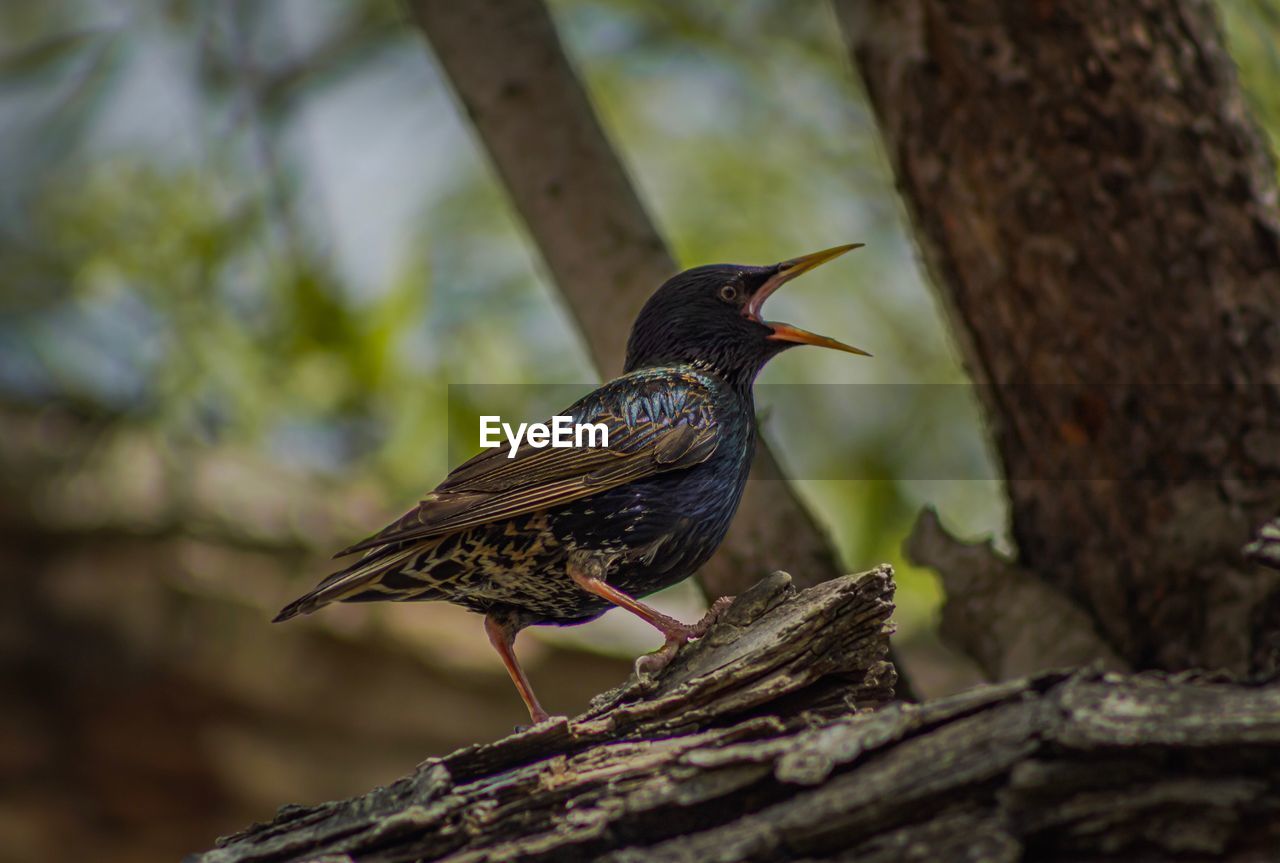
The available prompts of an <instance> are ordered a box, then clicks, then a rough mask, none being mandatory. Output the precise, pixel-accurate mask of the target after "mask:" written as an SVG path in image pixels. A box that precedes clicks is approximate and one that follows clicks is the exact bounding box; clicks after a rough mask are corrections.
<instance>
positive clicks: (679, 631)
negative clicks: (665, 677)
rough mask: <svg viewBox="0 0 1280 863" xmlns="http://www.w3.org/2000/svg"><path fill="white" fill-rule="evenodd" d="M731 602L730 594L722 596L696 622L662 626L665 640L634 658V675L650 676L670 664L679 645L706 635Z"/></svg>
mask: <svg viewBox="0 0 1280 863" xmlns="http://www.w3.org/2000/svg"><path fill="white" fill-rule="evenodd" d="M732 604H733V597H732V596H722V597H720V598H719V599H717V600H716V601H715V602H713V603H711V607H710V608H708V609H707V613H706V614H704V615H703V616H702V619H701V620H699V621H698V622H697V623H689V624H683V623H682V624H676V625H674V626H670V627H666V628H664V630H663V634H664V635H665V636H666V641H664V642H663V644H662V646H661V647H659V648H658V649H657V650H655V651H653V653H646V654H645V655H644V656H641V657H640V658H638V659H637V660H636V675H637V676H638V677H652V676H653V675H656V674H658V673H659V672H660V671H662V669H664V668H666V667H667V666H668V665H670V664H671V660H673V659H675V658H676V654H677V653H678V652H679V650H680V646H681V645H683V644H685V643H686V642H689V641H693V640H694V639H695V638H701V637H702V636H704V635H706V634H707V631H708V630H709V629H711V627H712V626H714V625H715V623H716V621H718V620H719V619H720V618H721V617H723V616H724V613H725V611H727V610H728V608H729V606H730V605H732Z"/></svg>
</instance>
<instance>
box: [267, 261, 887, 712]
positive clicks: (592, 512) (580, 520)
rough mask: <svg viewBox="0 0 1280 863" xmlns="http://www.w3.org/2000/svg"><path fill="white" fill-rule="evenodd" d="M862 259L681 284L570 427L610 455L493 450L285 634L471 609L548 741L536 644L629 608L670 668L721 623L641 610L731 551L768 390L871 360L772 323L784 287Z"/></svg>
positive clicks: (378, 538)
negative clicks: (377, 613)
mask: <svg viewBox="0 0 1280 863" xmlns="http://www.w3.org/2000/svg"><path fill="white" fill-rule="evenodd" d="M862 245H863V244H861V243H853V244H847V245H842V246H836V247H834V248H830V249H826V250H823V251H820V252H814V253H813V254H809V255H804V256H801V257H798V258H791V259H788V260H785V261H781V262H779V263H776V264H772V265H767V266H750V265H741V264H710V265H705V266H699V267H694V268H692V269H689V270H685V271H683V272H681V273H679V274H677V275H675V276H673V277H672V278H670V279H669V280H667V281H666V282H665V283H664V284H662V285H661V286H660V287H659V288H658V289H657V290H656V291H655V292H654V293H653V294H652V296H650V298H649V299H648V301H647V302H646V303H645V305H644V306H643V307H642V309H641V311H640V313H639V315H638V316H637V317H636V319H635V322H634V324H633V326H632V329H631V334H630V337H629V339H628V341H627V351H626V361H625V365H624V367H623V373H622V375H621V376H619V377H617V378H614V379H613V380H611V381H609V382H608V383H605V384H603V385H602V386H600V387H599V388H597V389H596V390H594V391H593V392H591V393H589V394H588V395H586V396H584V397H583V398H581V399H579V400H578V401H577V402H575V403H574V404H573V405H571V406H570V407H568V408H567V409H565V410H564V411H563V412H562V413H561V415H562V416H569V417H571V418H572V419H573V420H574V422H576V423H593V424H600V423H603V424H604V426H605V428H606V429H607V431H608V434H607V441H608V444H607V446H603V445H599V444H600V442H599V441H597V445H596V446H572V447H562V448H553V447H547V446H543V447H534V446H531V445H530V444H529V442H528V440H527V439H526V440H525V441H523V442H522V443H521V444H520V446H519V447H518V448H516V449H514V451H510V452H509V451H508V450H506V449H502V448H499V449H487V450H484V451H482V452H481V453H480V454H479V455H476V456H475V457H473V458H471V459H470V460H469V461H466V462H464V463H463V464H461V465H460V466H458V467H457V468H456V469H454V470H453V471H451V472H450V473H449V474H448V476H447V477H446V478H445V479H444V481H443V482H441V483H440V484H439V485H438V486H437V487H436V488H435V489H434V490H432V491H431V492H430V493H428V494H426V495H425V496H424V497H423V498H422V500H421V501H420V502H419V503H418V505H417V506H415V507H413V508H412V509H410V510H409V511H408V512H407V513H405V514H404V515H403V516H402V517H401V518H399V519H397V520H396V521H394V522H392V523H391V524H389V525H388V526H386V527H385V528H383V529H382V530H381V531H379V532H378V533H376V534H373V535H372V536H370V537H368V538H367V539H364V540H362V541H360V542H357V543H355V544H354V545H351V546H349V547H348V548H345V549H343V550H342V551H340V552H338V554H336V555H335V558H342V557H346V556H349V555H357V554H358V555H359V557H358V558H356V559H355V560H354V561H353V562H352V563H350V565H349V566H347V567H346V568H344V569H342V570H340V571H338V572H335V573H333V574H332V575H330V576H329V577H327V578H325V579H324V580H323V581H321V582H320V583H319V585H318V586H317V587H316V588H315V589H314V590H312V591H310V592H309V593H307V594H305V595H304V596H302V597H300V598H298V599H296V600H294V601H293V602H291V603H289V604H288V605H287V606H285V607H284V609H283V610H281V612H280V613H279V614H278V615H277V616H276V617H275V622H279V621H284V620H288V619H290V618H292V617H295V616H297V615H299V614H309V613H311V612H313V611H316V610H317V609H319V608H321V607H322V606H326V605H329V604H330V603H333V602H372V601H395V602H412V601H433V600H435V601H446V602H450V603H453V604H456V605H459V606H462V607H463V608H466V609H468V610H470V611H473V612H477V613H479V614H481V615H483V616H484V629H485V632H486V634H487V636H488V638H489V641H490V642H491V644H492V645H493V647H494V649H495V650H496V651H497V653H498V655H499V657H501V660H502V663H503V665H504V666H505V667H506V670H507V673H508V674H509V675H510V677H511V680H512V682H513V683H514V684H515V688H516V690H517V692H518V693H519V695H520V697H521V699H522V700H523V701H524V704H525V706H526V707H527V708H528V711H529V717H530V719H531V720H532V721H533V723H534V725H537V724H539V723H541V722H543V721H545V720H546V719H548V718H549V715H548V713H547V711H546V710H545V709H543V707H542V705H541V704H540V703H539V701H538V699H537V697H536V696H535V694H534V692H533V688H532V686H531V685H530V683H529V680H528V678H527V677H526V675H525V673H524V670H523V669H522V668H521V666H520V663H519V662H518V661H517V658H516V654H515V639H516V635H517V633H519V632H520V631H521V630H522V629H524V628H526V627H529V626H544V625H554V626H572V625H576V624H581V623H586V622H588V621H591V620H594V619H596V618H598V617H600V616H601V615H602V614H604V613H605V612H606V611H608V610H609V609H611V608H614V607H620V608H623V609H626V610H627V611H629V612H631V613H632V614H634V615H636V616H637V617H639V618H641V619H642V620H644V621H646V622H647V623H649V624H650V625H652V626H653V627H654V628H656V629H657V630H658V631H659V632H660V633H662V636H663V639H664V641H663V646H662V648H661V649H660V650H658V651H656V652H655V654H652V655H651V656H653V657H654V661H653V662H652V663H649V664H648V665H647V666H646V668H645V670H647V671H648V672H650V673H652V672H653V671H655V670H656V669H657V668H660V667H661V666H662V665H663V664H665V663H666V662H667V661H669V660H670V658H671V657H672V656H674V655H675V652H676V651H677V650H678V648H679V646H680V645H682V644H684V643H686V642H687V641H689V640H692V639H694V638H697V637H700V636H701V635H702V634H703V633H704V632H705V631H706V629H707V627H708V626H709V622H710V620H712V619H713V618H714V615H715V613H716V612H718V611H719V610H720V609H722V608H723V603H717V604H716V605H714V606H713V608H712V612H711V613H709V614H708V616H707V617H706V618H704V619H703V620H702V621H699V622H698V623H694V624H685V623H682V622H680V621H678V620H676V619H674V618H672V617H670V616H668V615H665V614H663V613H661V612H659V611H658V610H656V609H654V608H652V607H651V606H649V605H647V604H645V603H644V602H642V601H641V599H642V598H643V597H645V596H648V595H649V594H652V593H655V592H657V591H659V590H662V589H664V588H667V587H670V586H672V585H674V584H676V583H677V582H680V581H683V580H684V579H686V578H688V577H689V576H691V575H693V574H694V573H695V572H696V571H697V570H698V568H699V567H700V566H702V564H703V563H705V562H706V561H707V559H708V558H710V557H711V555H712V553H713V552H714V551H715V550H716V548H717V547H718V546H719V545H720V543H721V541H722V540H723V539H724V537H725V533H726V532H727V530H728V528H729V523H730V521H731V520H732V519H733V516H734V513H735V512H736V511H737V508H738V504H739V501H740V500H741V498H742V492H743V489H744V488H745V486H746V482H747V474H748V472H749V471H750V468H751V461H752V457H753V455H754V453H755V448H756V419H755V401H754V395H753V384H754V382H755V379H756V376H757V375H758V374H759V373H760V371H761V369H763V368H764V366H765V364H766V363H767V362H768V361H769V360H770V359H772V358H773V357H775V356H777V355H778V354H780V353H781V352H783V351H784V350H787V349H788V348H792V347H795V346H797V345H817V346H820V347H826V348H833V349H836V350H840V351H847V352H849V353H852V354H860V355H863V356H870V354H868V353H867V352H866V351H864V350H862V349H860V348H855V347H852V346H851V345H847V344H844V343H842V342H838V341H836V340H835V339H831V338H828V337H826V336H820V335H817V334H816V333H812V332H808V331H806V330H802V329H800V328H798V327H795V326H792V325H790V324H786V323H780V322H776V321H768V320H765V319H764V317H763V316H762V306H763V304H764V302H765V300H767V299H768V298H769V297H770V296H771V295H772V294H773V293H774V292H775V291H776V290H778V289H779V288H780V287H782V286H783V285H784V284H786V283H787V282H790V281H791V280H793V279H795V278H796V277H797V276H800V275H801V274H803V273H806V272H808V271H809V270H812V269H813V268H815V267H817V266H819V265H821V264H825V263H827V262H828V261H830V260H832V259H834V258H836V257H838V256H840V255H842V254H844V253H845V252H848V251H851V250H853V249H856V248H859V247H860V246H862ZM645 658H646V657H642V659H645Z"/></svg>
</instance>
